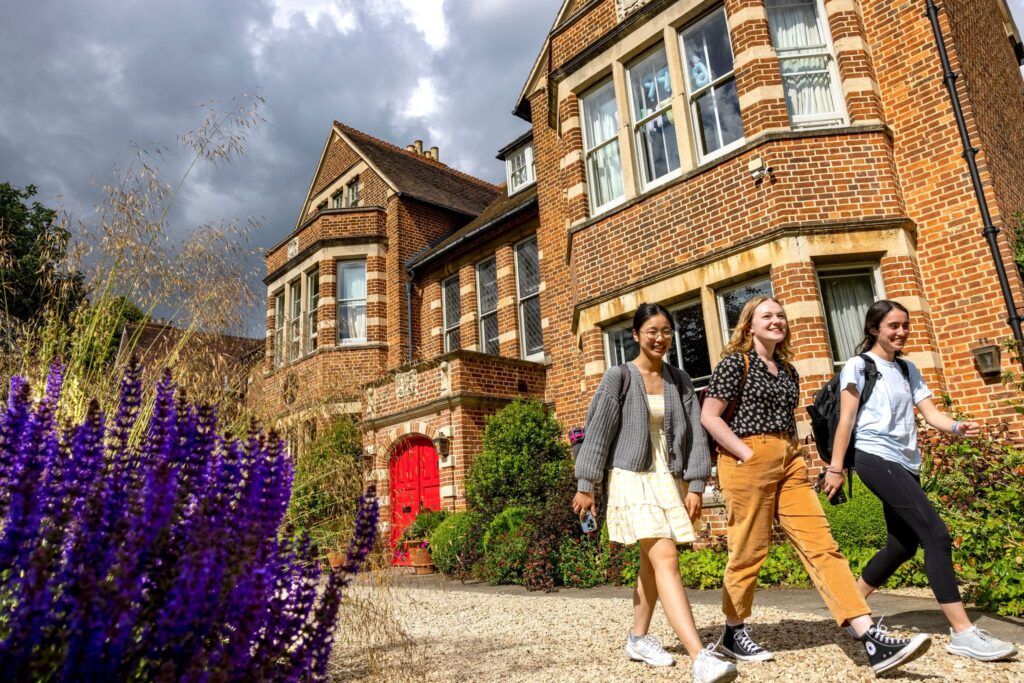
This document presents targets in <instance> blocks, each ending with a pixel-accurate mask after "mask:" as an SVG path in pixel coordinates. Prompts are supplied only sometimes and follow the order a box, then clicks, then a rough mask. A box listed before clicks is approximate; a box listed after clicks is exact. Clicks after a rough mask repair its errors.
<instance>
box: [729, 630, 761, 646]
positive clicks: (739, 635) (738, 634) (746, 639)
mask: <svg viewBox="0 0 1024 683" xmlns="http://www.w3.org/2000/svg"><path fill="white" fill-rule="evenodd" d="M732 635H733V638H735V639H736V640H737V641H738V642H739V644H740V646H742V647H743V649H745V650H748V651H750V652H757V651H758V650H760V649H761V646H760V645H758V644H757V643H755V642H754V639H753V638H751V637H750V634H749V633H748V632H747V627H746V626H744V627H743V628H738V629H734V630H733V632H732Z"/></svg>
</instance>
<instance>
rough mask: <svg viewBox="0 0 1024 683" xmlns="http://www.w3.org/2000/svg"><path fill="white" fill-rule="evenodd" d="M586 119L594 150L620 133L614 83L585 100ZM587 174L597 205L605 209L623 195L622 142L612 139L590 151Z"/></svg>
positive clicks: (589, 140)
mask: <svg viewBox="0 0 1024 683" xmlns="http://www.w3.org/2000/svg"><path fill="white" fill-rule="evenodd" d="M583 118H584V121H585V125H586V130H587V148H588V149H589V150H592V149H594V148H595V147H597V146H598V145H600V144H601V143H602V142H606V141H608V140H612V138H614V137H615V136H616V135H617V134H618V128H619V112H618V109H617V108H616V103H615V87H614V85H613V84H612V82H611V81H609V82H608V83H606V84H605V85H603V86H601V87H600V88H598V89H597V90H595V91H594V92H592V93H591V94H589V95H587V97H586V98H585V99H584V100H583ZM587 167H588V168H587V172H588V174H589V177H590V186H591V191H592V192H593V193H594V197H593V205H594V206H595V207H598V206H603V205H605V204H607V203H608V202H610V201H612V200H614V199H618V198H619V197H621V196H622V194H623V185H622V161H621V159H620V157H619V143H618V140H612V141H611V142H609V143H608V144H607V145H605V146H604V147H601V148H600V149H598V150H595V151H592V152H588V159H587Z"/></svg>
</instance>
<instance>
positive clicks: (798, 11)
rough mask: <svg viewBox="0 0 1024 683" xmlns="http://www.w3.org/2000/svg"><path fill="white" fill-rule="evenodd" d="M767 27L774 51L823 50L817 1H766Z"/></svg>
mask: <svg viewBox="0 0 1024 683" xmlns="http://www.w3.org/2000/svg"><path fill="white" fill-rule="evenodd" d="M765 4H766V5H767V6H768V26H769V28H770V29H771V34H772V45H774V46H775V49H776V50H780V51H784V50H793V49H807V48H819V49H820V48H824V47H825V42H824V41H823V40H822V37H821V32H820V31H819V30H818V17H817V0H767V2H766V3H765Z"/></svg>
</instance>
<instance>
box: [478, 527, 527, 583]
mask: <svg viewBox="0 0 1024 683" xmlns="http://www.w3.org/2000/svg"><path fill="white" fill-rule="evenodd" d="M535 535H536V529H534V527H533V526H532V525H531V524H529V523H523V524H520V525H519V526H516V527H513V528H511V529H509V530H508V531H500V532H498V533H496V534H493V535H492V536H491V538H490V539H489V540H490V542H489V545H488V547H487V551H486V552H485V553H484V564H483V577H484V580H485V581H487V583H489V584H491V585H492V586H497V585H499V584H503V583H522V582H523V569H524V568H525V567H526V559H527V556H528V554H529V550H530V543H531V542H532V541H533V538H534V536H535Z"/></svg>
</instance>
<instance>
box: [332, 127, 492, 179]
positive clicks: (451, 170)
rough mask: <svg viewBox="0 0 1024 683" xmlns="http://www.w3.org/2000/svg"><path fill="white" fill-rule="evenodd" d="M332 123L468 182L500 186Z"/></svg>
mask: <svg viewBox="0 0 1024 683" xmlns="http://www.w3.org/2000/svg"><path fill="white" fill-rule="evenodd" d="M334 123H335V125H337V126H340V127H341V128H342V129H344V130H345V131H349V132H353V133H356V134H357V135H361V136H363V137H365V138H369V139H370V140H372V141H373V142H376V143H377V144H380V145H384V146H385V147H388V148H390V149H391V150H393V151H395V152H400V153H402V154H404V155H406V156H407V157H409V158H410V159H415V160H416V161H419V162H421V163H427V164H431V165H433V166H434V167H435V168H438V169H439V170H442V171H447V172H448V173H452V174H453V175H456V176H459V177H461V178H463V179H465V180H468V181H470V182H473V183H476V184H477V185H480V186H482V187H484V188H485V189H488V190H495V191H497V190H498V189H499V188H500V186H499V185H495V184H494V183H489V182H487V181H486V180H484V179H482V178H477V177H476V176H473V175H470V174H468V173H466V172H465V171H460V170H459V169H457V168H453V167H451V166H449V165H448V164H445V163H442V162H440V161H438V160H436V159H431V158H429V157H425V156H423V155H421V154H416V153H415V152H410V151H409V150H407V149H405V148H404V147H399V146H398V145H396V144H394V143H392V142H388V141H387V140H382V139H381V138H378V137H377V136H375V135H371V134H369V133H367V132H366V131H362V130H359V129H358V128H353V127H352V126H349V125H348V124H345V123H342V122H341V121H338V120H337V119H335V121H334Z"/></svg>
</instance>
